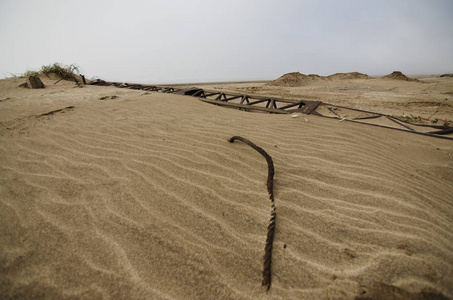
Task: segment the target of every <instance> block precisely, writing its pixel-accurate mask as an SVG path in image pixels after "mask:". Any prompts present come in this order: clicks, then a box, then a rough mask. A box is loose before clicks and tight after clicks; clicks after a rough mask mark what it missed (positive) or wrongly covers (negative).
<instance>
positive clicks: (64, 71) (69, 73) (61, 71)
mask: <svg viewBox="0 0 453 300" xmlns="http://www.w3.org/2000/svg"><path fill="white" fill-rule="evenodd" d="M75 72H77V73H78V72H79V67H78V66H76V65H75V64H71V65H69V66H67V65H63V64H61V63H53V64H50V65H47V66H42V67H41V69H40V70H39V71H31V70H27V71H26V72H25V73H24V74H23V76H38V75H41V74H44V75H47V76H48V75H50V74H55V75H57V76H58V77H60V78H62V79H74V75H76V73H75Z"/></svg>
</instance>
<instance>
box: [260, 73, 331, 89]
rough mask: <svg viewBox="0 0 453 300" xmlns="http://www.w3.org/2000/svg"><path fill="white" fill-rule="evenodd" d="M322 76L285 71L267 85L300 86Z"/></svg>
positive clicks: (320, 78)
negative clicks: (285, 72)
mask: <svg viewBox="0 0 453 300" xmlns="http://www.w3.org/2000/svg"><path fill="white" fill-rule="evenodd" d="M322 79H323V77H322V76H319V75H317V74H309V75H305V74H301V73H299V72H292V73H287V74H285V75H283V76H281V77H280V78H277V79H276V80H274V81H272V82H270V83H268V85H272V86H285V87H292V86H302V85H306V84H307V83H309V82H312V81H315V80H322Z"/></svg>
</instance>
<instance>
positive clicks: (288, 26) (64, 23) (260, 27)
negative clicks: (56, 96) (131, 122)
mask: <svg viewBox="0 0 453 300" xmlns="http://www.w3.org/2000/svg"><path fill="white" fill-rule="evenodd" d="M0 43H1V46H0V53H1V56H0V76H1V77H5V76H9V75H10V73H14V74H15V73H23V72H25V71H26V70H27V69H32V70H33V69H39V67H40V66H42V65H45V64H50V63H53V62H61V63H64V64H72V63H75V64H77V65H78V66H80V69H81V72H82V73H83V74H85V75H86V76H87V77H89V78H91V77H94V76H96V77H98V78H102V79H104V80H111V81H123V82H137V83H178V82H206V81H209V82H212V81H228V80H258V79H275V78H278V77H279V76H281V75H283V74H285V73H288V72H294V71H298V72H301V73H304V74H310V73H314V74H320V75H329V74H333V73H337V72H352V71H358V72H361V73H366V74H369V75H379V74H384V75H385V74H388V73H391V72H392V71H394V70H400V71H402V72H403V73H405V74H406V75H411V74H441V73H453V1H452V0H426V1H420V0H389V1H385V0H382V1H376V0H372V1H371V0H370V1H368V0H337V1H334V0H330V1H327V0H326V1H322V0H313V1H309V0H307V1H304V0H299V1H297V0H293V1H290V0H275V1H273V0H260V1H255V0H237V1H236V0H226V1H224V0H211V1H202V0H174V1H173V0H154V1H153V0H148V1H137V0H127V1H114V0H113V1H112V0H109V1H107V0H90V1H84V0H73V1H69V0H55V1H54V0H40V1H34V0H29V1H25V0H0Z"/></svg>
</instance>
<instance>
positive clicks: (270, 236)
mask: <svg viewBox="0 0 453 300" xmlns="http://www.w3.org/2000/svg"><path fill="white" fill-rule="evenodd" d="M235 140H239V141H241V142H244V143H246V144H247V145H249V146H250V147H252V148H253V149H255V150H256V151H258V152H259V153H260V154H261V155H262V156H264V158H265V159H266V161H267V167H268V174H267V191H268V193H269V199H270V200H271V218H270V220H269V225H268V226H267V237H266V246H265V248H264V265H263V281H262V285H265V286H266V288H267V290H269V289H270V287H271V276H272V272H271V263H272V244H273V242H274V233H275V219H276V216H277V212H276V210H275V203H274V163H273V162H272V158H271V157H270V156H269V154H267V153H266V151H264V150H263V149H262V148H260V147H258V146H257V145H255V144H254V143H252V142H251V141H249V140H248V139H246V138H243V137H240V136H233V137H232V138H230V140H229V142H230V143H233V142H234V141H235Z"/></svg>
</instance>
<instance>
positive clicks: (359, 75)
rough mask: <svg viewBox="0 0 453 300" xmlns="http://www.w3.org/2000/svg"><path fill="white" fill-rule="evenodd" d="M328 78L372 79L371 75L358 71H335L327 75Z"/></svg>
mask: <svg viewBox="0 0 453 300" xmlns="http://www.w3.org/2000/svg"><path fill="white" fill-rule="evenodd" d="M327 78H328V79H333V80H337V79H372V78H373V77H371V76H369V75H367V74H363V73H359V72H350V73H335V74H333V75H329V76H327Z"/></svg>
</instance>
